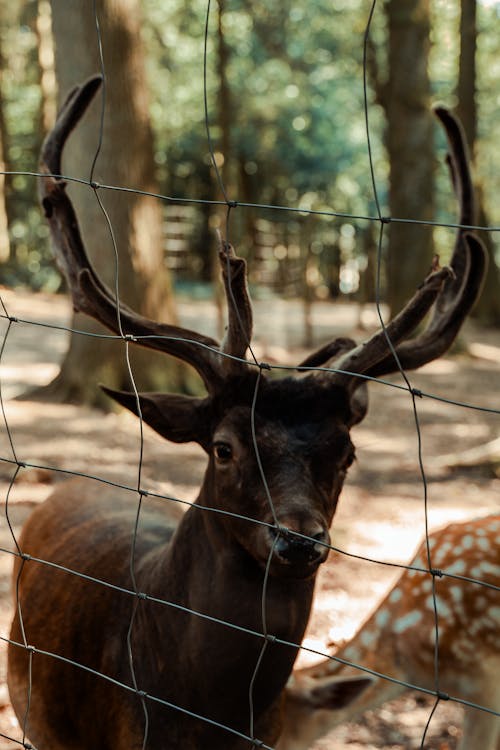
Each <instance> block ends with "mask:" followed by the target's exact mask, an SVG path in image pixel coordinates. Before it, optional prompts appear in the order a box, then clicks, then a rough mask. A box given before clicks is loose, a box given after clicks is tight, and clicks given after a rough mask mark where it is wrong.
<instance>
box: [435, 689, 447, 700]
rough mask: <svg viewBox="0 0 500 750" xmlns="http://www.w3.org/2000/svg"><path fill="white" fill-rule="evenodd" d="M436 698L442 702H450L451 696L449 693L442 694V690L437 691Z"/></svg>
mask: <svg viewBox="0 0 500 750" xmlns="http://www.w3.org/2000/svg"><path fill="white" fill-rule="evenodd" d="M436 696H437V697H438V698H439V700H440V701H449V700H450V696H449V695H448V693H442V692H441V690H437V691H436Z"/></svg>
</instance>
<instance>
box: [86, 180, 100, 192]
mask: <svg viewBox="0 0 500 750" xmlns="http://www.w3.org/2000/svg"><path fill="white" fill-rule="evenodd" d="M89 185H90V187H91V188H92V190H99V188H100V187H101V186H100V184H99V183H98V182H96V181H95V180H91V181H90V183H89Z"/></svg>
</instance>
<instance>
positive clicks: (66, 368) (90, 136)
mask: <svg viewBox="0 0 500 750" xmlns="http://www.w3.org/2000/svg"><path fill="white" fill-rule="evenodd" d="M97 13H98V20H99V26H100V29H101V33H102V46H103V54H104V68H105V86H104V88H103V90H102V91H103V99H104V102H105V111H104V119H103V140H102V146H101V149H100V152H99V155H98V158H97V162H96V167H95V171H94V173H93V179H94V180H95V181H96V182H98V183H106V184H110V185H120V186H126V187H131V188H138V189H140V190H145V191H153V192H154V191H155V188H156V184H155V169H154V156H153V137H152V132H151V128H150V124H149V114H148V108H149V102H148V95H147V86H146V80H145V70H144V55H143V49H142V45H141V40H140V15H139V8H138V3H137V1H136V0H103V2H100V3H97ZM52 24H53V34H54V40H55V50H56V56H55V63H56V76H57V81H58V87H59V98H60V100H61V101H62V100H64V97H65V96H66V93H67V92H68V91H69V90H70V89H71V88H72V87H73V86H74V85H75V84H76V83H78V82H81V81H82V80H84V79H85V78H87V77H89V76H90V75H93V74H94V73H96V72H99V71H100V61H99V54H98V41H97V33H96V24H95V18H94V13H93V5H92V3H76V4H74V3H68V2H67V0H52ZM100 116H101V112H100V102H99V101H97V103H96V104H94V105H93V106H92V108H91V111H89V112H88V113H87V115H86V117H85V118H84V120H83V122H82V123H81V125H80V126H79V127H78V130H77V131H76V132H75V133H74V134H73V135H72V136H71V139H70V142H69V144H68V147H67V151H66V158H65V161H64V164H63V172H64V173H65V174H68V175H71V176H76V177H80V178H84V179H88V178H89V175H90V170H91V164H92V161H93V158H94V155H95V154H96V151H97V148H98V144H99V128H100ZM68 190H69V192H70V195H71V197H72V200H73V201H74V204H75V207H76V211H77V215H78V217H79V221H80V226H81V230H82V235H83V238H84V241H85V242H86V244H87V246H88V248H89V254H90V255H91V258H92V261H93V263H94V265H95V267H96V269H97V271H98V273H99V274H100V275H101V277H102V278H103V279H104V281H105V282H106V283H107V284H108V285H109V286H111V287H112V288H113V289H114V288H115V254H114V246H113V240H112V236H111V233H110V230H109V228H108V224H107V221H106V219H105V216H104V214H103V211H102V210H101V208H100V207H99V205H98V201H97V199H96V196H95V195H94V193H93V191H92V190H91V189H90V188H89V187H88V186H82V185H79V184H76V183H72V184H70V185H69V187H68ZM98 195H99V197H100V199H101V201H102V202H103V204H104V206H105V209H106V212H107V213H108V215H109V218H110V221H111V225H112V227H113V234H114V240H115V242H116V248H117V254H118V267H119V292H120V298H121V299H123V301H124V302H126V303H127V304H128V305H130V306H131V307H133V308H134V309H135V310H138V311H139V312H141V313H143V314H145V315H147V316H148V317H151V318H155V319H157V320H165V321H169V322H174V317H175V312H174V306H173V297H172V290H171V286H170V282H169V277H168V273H167V269H166V267H165V264H164V259H163V248H162V237H161V230H162V213H161V208H160V204H159V202H158V201H156V200H154V199H151V198H146V197H143V196H139V195H136V194H133V193H121V192H115V191H107V190H104V189H100V190H99V191H98ZM72 327H73V328H76V329H78V330H79V331H82V330H84V331H86V332H91V333H93V332H96V331H99V332H102V329H101V328H99V327H98V326H97V324H95V323H93V322H92V321H89V320H88V319H87V318H84V317H82V316H80V315H76V316H75V318H74V320H73V323H72ZM143 355H144V351H141V352H140V353H139V352H138V353H137V355H136V354H135V352H134V362H135V363H136V364H135V367H134V374H135V375H137V382H138V385H140V387H141V388H145V387H146V388H150V387H158V386H159V385H160V384H162V385H165V383H164V382H163V383H162V382H161V381H165V374H166V371H167V370H168V371H170V372H172V364H171V363H170V362H168V361H167V364H166V363H165V360H164V359H163V360H161V366H160V364H159V362H160V359H156V361H155V358H154V357H153V356H151V353H149V352H148V354H147V357H144V356H143ZM174 372H175V375H174V380H177V378H178V368H177V367H175V368H174ZM167 376H168V373H167ZM167 379H168V378H167ZM99 381H104V382H106V384H107V385H110V386H111V387H119V388H120V387H124V388H130V382H129V378H128V374H127V367H126V361H125V357H124V351H123V346H122V345H120V343H119V342H115V341H111V342H109V341H103V340H99V339H96V338H92V337H89V336H84V335H78V334H72V336H71V340H70V346H69V350H68V353H67V355H66V358H65V360H64V362H63V364H62V368H61V372H60V374H59V376H58V377H57V378H56V380H55V381H53V383H51V384H50V385H49V386H48V387H47V389H44V391H43V392H42V394H41V395H42V397H48V398H50V397H53V398H54V399H56V400H63V401H68V400H69V401H72V402H85V403H101V404H103V403H104V401H103V400H101V397H100V394H99V389H97V388H96V383H97V382H99Z"/></svg>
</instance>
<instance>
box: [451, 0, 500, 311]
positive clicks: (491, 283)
mask: <svg viewBox="0 0 500 750" xmlns="http://www.w3.org/2000/svg"><path fill="white" fill-rule="evenodd" d="M476 50H477V3H476V0H462V2H461V4H460V55H459V68H458V86H457V99H458V112H459V115H460V119H461V120H462V124H463V126H464V130H465V135H466V138H467V143H468V145H469V150H470V152H471V156H472V157H474V156H475V151H476V144H477V130H478V128H477V119H478V113H477V101H476V80H477V76H476V71H477V65H476ZM476 195H477V196H478V206H477V215H478V222H479V224H481V225H482V226H487V225H488V223H489V222H488V218H487V215H486V210H485V207H484V201H483V199H482V190H481V185H476ZM483 241H484V243H485V246H486V249H487V251H488V256H489V267H488V273H487V276H486V280H485V284H484V288H483V292H482V295H481V297H480V299H479V301H478V303H477V305H476V309H475V315H476V317H477V318H478V319H479V320H480V321H481V322H482V323H485V324H486V325H498V324H499V323H500V295H499V293H498V290H499V288H500V271H499V269H498V266H497V265H496V262H495V244H494V242H493V237H492V234H491V232H484V233H483Z"/></svg>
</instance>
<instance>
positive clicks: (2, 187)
mask: <svg viewBox="0 0 500 750" xmlns="http://www.w3.org/2000/svg"><path fill="white" fill-rule="evenodd" d="M0 21H3V18H2V9H1V8H0ZM1 42H2V39H1V37H0V44H1ZM6 69H7V66H6V64H5V57H4V54H3V50H2V48H1V47H0V171H2V172H4V171H8V170H9V168H10V165H9V164H8V158H7V151H8V146H7V141H8V136H7V127H6V124H5V114H4V107H5V104H4V97H3V86H2V84H3V80H2V76H3V71H4V70H6ZM10 180H11V178H10V177H9V176H8V175H4V174H0V261H1V262H2V263H5V262H6V261H8V260H9V258H10V239H9V223H10V222H9V203H8V191H9V188H10Z"/></svg>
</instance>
